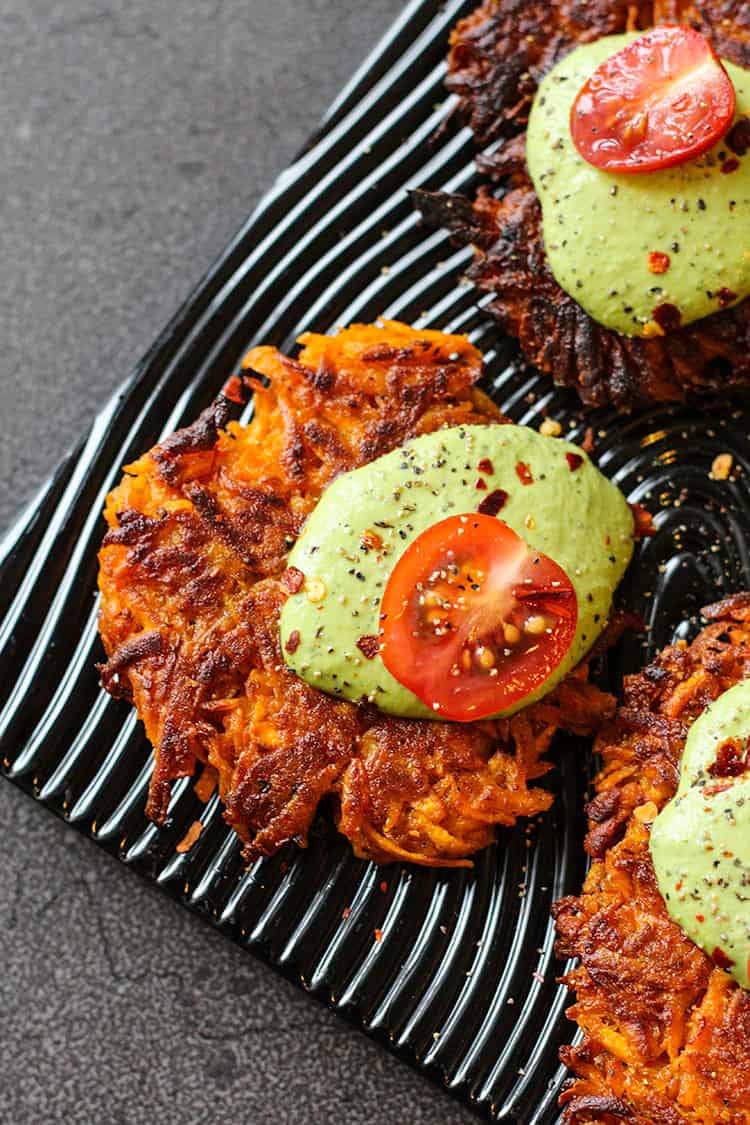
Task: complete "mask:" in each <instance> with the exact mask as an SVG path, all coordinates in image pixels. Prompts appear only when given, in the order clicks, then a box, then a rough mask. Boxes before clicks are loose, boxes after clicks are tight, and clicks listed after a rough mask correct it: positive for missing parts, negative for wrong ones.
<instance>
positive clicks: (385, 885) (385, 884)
mask: <svg viewBox="0 0 750 1125" xmlns="http://www.w3.org/2000/svg"><path fill="white" fill-rule="evenodd" d="M380 889H381V891H382V892H383V894H385V892H386V891H387V890H388V884H387V883H386V881H385V879H384V880H383V882H382V883H381V884H380Z"/></svg>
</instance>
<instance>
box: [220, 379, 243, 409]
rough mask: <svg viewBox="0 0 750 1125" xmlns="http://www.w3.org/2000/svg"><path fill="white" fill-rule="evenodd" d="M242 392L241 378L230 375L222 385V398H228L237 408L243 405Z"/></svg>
mask: <svg viewBox="0 0 750 1125" xmlns="http://www.w3.org/2000/svg"><path fill="white" fill-rule="evenodd" d="M242 392H243V382H242V376H240V375H230V377H229V378H228V379H227V381H226V383H225V384H224V390H223V391H222V392H221V393H222V394H223V395H224V398H228V399H229V401H230V402H236V403H237V405H238V406H244V405H245V396H244V394H243V393H242Z"/></svg>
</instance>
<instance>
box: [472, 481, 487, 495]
mask: <svg viewBox="0 0 750 1125" xmlns="http://www.w3.org/2000/svg"><path fill="white" fill-rule="evenodd" d="M474 487H475V488H476V489H477V490H478V491H479V492H486V491H487V481H486V480H484V479H483V477H477V483H476V484H475V485H474Z"/></svg>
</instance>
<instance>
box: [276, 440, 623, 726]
mask: <svg viewBox="0 0 750 1125" xmlns="http://www.w3.org/2000/svg"><path fill="white" fill-rule="evenodd" d="M478 485H479V487H478ZM498 500H501V501H502V503H501V504H500V506H499V508H498V510H497V512H492V511H491V512H490V514H495V515H496V516H497V518H498V519H501V520H503V521H504V522H505V523H507V524H508V525H509V526H510V527H511V528H512V529H513V530H514V531H515V532H516V533H517V534H518V535H520V536H521V537H522V538H523V539H524V540H525V541H526V542H527V543H528V544H529V545H530V546H531V547H532V548H533V549H535V550H538V551H542V552H544V554H546V555H548V556H549V557H550V558H552V559H554V561H555V562H556V563H558V564H559V565H560V566H561V567H562V568H563V570H565V572H566V573H567V574H568V576H569V578H570V579H571V581H572V583H573V586H574V588H575V591H576V597H577V600H578V624H577V631H576V635H575V638H574V640H573V643H572V645H571V647H570V649H569V650H568V652H567V654H566V656H565V657H564V659H563V661H562V662H561V664H559V665H558V666H557V668H556V669H555V671H554V673H553V674H552V675H551V676H550V678H549V679H548V680H547V681H545V683H544V684H542V685H541V686H540V687H539V688H537V689H536V691H534V692H532V693H530V694H529V695H527V696H525V697H524V698H523V699H521V700H520V701H519V702H518V703H517V704H516V705H514V706H513V707H512V708H510V709H509V710H508V711H507V712H504V713H506V714H510V713H512V711H515V710H518V708H519V707H522V706H526V705H527V704H529V703H531V702H533V701H534V700H535V699H538V698H540V697H541V696H542V695H544V694H546V692H548V691H550V690H551V689H552V688H553V687H554V686H555V684H557V683H559V681H560V680H561V679H562V678H563V677H564V676H565V675H566V674H567V673H568V672H569V671H570V670H571V669H572V668H573V667H574V666H575V665H576V664H578V663H579V661H580V660H581V659H582V658H583V657H584V656H585V654H586V652H587V651H588V649H589V648H590V647H591V645H592V644H593V643H594V641H595V640H596V638H597V637H598V635H599V634H600V633H601V631H602V629H603V628H604V626H605V624H606V622H607V616H608V614H609V610H610V606H611V602H612V595H613V593H614V590H615V588H616V586H617V584H618V583H619V581H620V579H621V578H622V575H623V573H624V571H625V568H626V566H627V564H628V562H629V560H630V556H631V554H632V550H633V530H634V526H633V515H632V513H631V511H630V509H629V507H628V504H627V502H626V501H625V498H624V497H623V496H622V494H621V493H620V492H619V490H618V489H617V488H616V487H615V486H614V485H613V484H612V483H611V482H610V481H608V480H607V479H606V477H604V476H603V475H602V474H601V473H600V472H599V470H598V469H597V468H596V467H595V466H594V465H593V464H592V463H591V461H590V460H589V458H588V457H587V456H586V454H585V453H583V452H582V451H581V450H580V449H579V447H578V446H575V445H571V444H570V443H569V442H566V441H562V440H560V439H558V438H551V437H544V436H542V435H541V434H539V433H537V432H536V431H535V430H531V429H529V428H527V427H526V426H514V425H487V426H457V427H452V428H450V429H445V430H438V431H437V432H436V433H432V434H425V435H423V436H421V437H417V438H414V439H413V440H412V441H409V442H407V443H406V445H404V446H402V447H401V448H400V449H396V450H394V451H393V452H392V453H388V454H386V455H385V456H384V457H379V458H378V459H377V460H376V461H372V462H371V463H370V464H368V465H365V466H364V467H363V468H361V469H356V470H355V471H353V472H349V473H344V474H342V475H341V476H340V477H338V478H337V479H336V480H334V481H333V482H332V484H330V485H329V487H328V488H327V489H326V491H325V492H324V493H323V495H322V497H321V499H320V501H319V503H318V505H317V507H316V508H315V509H314V511H313V512H312V513H311V515H310V517H309V518H308V520H307V523H306V524H305V527H304V528H303V530H302V534H301V536H300V538H299V539H298V541H297V543H296V544H295V546H294V548H293V550H292V552H291V554H290V557H289V565H290V567H294V568H296V570H297V571H300V572H301V573H302V575H304V579H305V584H304V587H303V588H301V589H300V590H299V591H298V592H295V593H294V594H293V595H292V596H290V597H289V598H288V600H287V602H286V604H285V605H284V608H283V610H282V613H281V643H282V649H283V652H284V659H285V660H286V662H287V664H288V665H289V666H290V667H291V668H292V669H293V670H294V671H295V672H296V673H297V674H298V675H299V676H301V677H302V678H303V679H305V680H307V681H308V682H309V683H310V684H312V685H313V686H314V687H317V688H320V689H321V690H322V691H325V692H328V693H329V694H331V695H336V696H339V697H340V698H342V699H349V700H352V701H353V702H359V701H361V700H362V699H368V700H369V701H371V702H372V703H375V704H376V705H377V706H378V707H379V708H380V709H381V710H382V711H387V712H389V713H390V714H393V715H401V716H406V717H412V718H429V719H435V718H436V715H435V713H434V712H433V711H431V710H430V709H429V708H428V707H427V706H426V705H425V704H424V703H422V702H421V701H420V700H419V699H418V698H417V697H416V696H415V695H414V694H412V692H410V691H409V690H408V689H407V688H405V687H404V686H403V685H402V684H400V683H399V682H398V681H397V680H396V679H395V678H394V677H393V676H392V675H391V674H390V672H388V670H387V669H386V667H385V665H384V664H383V662H382V660H381V658H380V656H379V655H378V654H377V653H375V655H373V654H372V653H373V650H374V649H376V648H377V643H378V642H377V637H378V631H379V628H380V622H379V614H380V602H381V599H382V596H383V591H384V589H385V586H386V584H387V582H388V579H389V577H390V574H391V571H392V570H393V568H394V566H395V565H396V562H397V561H398V559H399V558H400V557H401V555H402V554H403V552H404V551H405V550H406V548H407V547H408V546H409V545H410V543H412V542H413V541H414V539H416V538H417V536H418V535H420V534H421V533H422V532H423V531H425V530H426V529H427V528H428V527H431V526H432V524H434V523H437V522H438V521H439V520H442V519H445V518H446V517H447V516H451V515H461V514H464V513H473V512H477V511H479V510H485V511H487V508H486V507H485V508H484V509H482V508H481V505H482V504H483V502H485V503H489V504H490V507H491V508H492V507H495V506H497V505H496V503H494V502H495V501H498ZM292 573H294V572H292ZM297 577H299V576H297Z"/></svg>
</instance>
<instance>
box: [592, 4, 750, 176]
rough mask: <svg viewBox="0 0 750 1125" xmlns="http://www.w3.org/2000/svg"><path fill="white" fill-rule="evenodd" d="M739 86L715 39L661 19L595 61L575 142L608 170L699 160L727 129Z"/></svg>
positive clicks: (651, 167)
mask: <svg viewBox="0 0 750 1125" xmlns="http://www.w3.org/2000/svg"><path fill="white" fill-rule="evenodd" d="M735 106H736V99H735V92H734V87H733V85H732V82H731V80H730V78H729V75H728V74H727V72H726V71H725V69H724V67H723V65H722V63H721V60H720V59H719V57H718V56H717V55H716V53H715V52H714V50H713V48H712V47H711V45H710V43H709V42H708V41H707V40H706V39H705V38H704V37H703V36H702V35H701V34H700V32H698V31H695V30H694V29H693V28H691V27H683V26H681V25H678V24H663V25H661V26H659V27H656V28H653V29H652V30H651V31H648V32H646V33H645V34H644V35H641V36H640V37H639V38H638V39H635V40H634V41H633V42H632V43H629V44H628V45H627V46H626V47H623V48H622V50H620V51H617V52H616V53H615V54H614V55H612V56H610V58H608V59H605V61H604V62H603V63H602V64H601V66H599V67H597V69H596V70H595V71H594V73H593V74H592V75H591V77H590V78H589V79H588V81H587V82H586V83H585V84H584V85H583V87H582V88H581V90H580V91H579V93H578V95H577V97H576V99H575V101H574V102H573V105H572V106H571V111H570V132H571V136H572V138H573V143H574V144H575V146H576V148H577V149H578V151H579V153H580V154H581V156H582V157H583V158H584V160H586V161H587V162H588V163H589V164H593V165H594V166H595V167H597V168H602V169H603V170H605V171H608V172H630V173H633V172H654V171H658V170H659V169H662V168H669V167H672V166H674V165H675V164H682V163H684V162H685V161H687V160H693V159H695V158H696V157H698V156H700V155H701V154H702V153H704V152H706V151H707V150H708V149H709V148H711V147H712V146H713V145H715V144H717V143H718V141H720V140H721V138H722V137H723V136H724V134H725V133H726V132H727V131H728V129H729V127H730V125H731V124H732V120H733V118H734V112H735Z"/></svg>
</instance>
